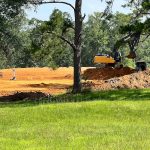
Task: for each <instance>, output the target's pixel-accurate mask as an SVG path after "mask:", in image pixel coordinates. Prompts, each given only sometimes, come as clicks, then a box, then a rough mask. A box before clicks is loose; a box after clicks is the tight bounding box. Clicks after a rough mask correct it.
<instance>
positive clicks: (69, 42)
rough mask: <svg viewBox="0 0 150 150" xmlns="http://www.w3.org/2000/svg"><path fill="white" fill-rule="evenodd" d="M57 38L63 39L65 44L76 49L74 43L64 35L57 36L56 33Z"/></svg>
mask: <svg viewBox="0 0 150 150" xmlns="http://www.w3.org/2000/svg"><path fill="white" fill-rule="evenodd" d="M56 36H57V37H58V38H60V39H61V40H63V41H65V42H66V43H67V44H69V45H70V46H71V47H72V48H73V49H74V50H75V49H76V47H75V45H74V43H72V42H71V41H69V40H68V39H66V38H65V37H64V36H59V35H56Z"/></svg>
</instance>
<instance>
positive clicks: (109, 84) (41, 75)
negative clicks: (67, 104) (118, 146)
mask: <svg viewBox="0 0 150 150" xmlns="http://www.w3.org/2000/svg"><path fill="white" fill-rule="evenodd" d="M82 74H83V75H82V78H83V81H82V82H83V87H84V88H89V89H94V90H112V89H123V88H150V70H146V71H143V72H136V71H135V70H134V69H131V68H128V67H125V68H121V69H119V68H118V69H113V68H103V69H97V68H82ZM12 76H13V71H12V69H4V70H0V97H4V98H5V99H8V96H10V97H11V96H12V95H15V94H16V93H17V96H16V98H18V97H19V96H20V95H21V94H22V95H25V97H27V96H26V95H27V94H26V93H29V94H28V96H29V97H31V98H32V97H36V96H35V95H39V97H40V96H44V95H47V94H50V95H57V94H62V93H65V92H67V91H68V90H70V87H71V86H72V84H73V68H72V67H69V68H65V67H62V68H58V69H56V70H53V69H50V68H17V69H16V80H10V79H11V78H12ZM18 93H21V94H18ZM36 93H38V94H36ZM42 93H43V95H42ZM18 95H19V96H18ZM23 98H24V97H23Z"/></svg>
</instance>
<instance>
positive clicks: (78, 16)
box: [73, 0, 83, 93]
mask: <svg viewBox="0 0 150 150" xmlns="http://www.w3.org/2000/svg"><path fill="white" fill-rule="evenodd" d="M81 7H82V0H76V2H75V12H74V13H75V37H74V45H75V48H74V85H73V93H80V92H81V42H82V22H83V20H82V13H81Z"/></svg>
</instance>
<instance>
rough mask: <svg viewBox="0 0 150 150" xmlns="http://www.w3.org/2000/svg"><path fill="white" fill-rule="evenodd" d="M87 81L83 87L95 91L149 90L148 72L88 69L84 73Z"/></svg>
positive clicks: (128, 69)
mask: <svg viewBox="0 0 150 150" xmlns="http://www.w3.org/2000/svg"><path fill="white" fill-rule="evenodd" d="M83 76H84V78H85V77H86V79H87V80H92V81H87V82H85V83H84V84H83V87H85V88H88V87H90V88H91V89H96V90H111V89H128V88H150V70H146V71H143V72H142V71H141V72H135V70H133V69H131V68H122V69H112V68H111V69H110V68H104V69H96V68H95V69H88V70H86V71H85V72H84V75H83Z"/></svg>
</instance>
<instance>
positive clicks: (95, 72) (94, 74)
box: [83, 67, 135, 80]
mask: <svg viewBox="0 0 150 150" xmlns="http://www.w3.org/2000/svg"><path fill="white" fill-rule="evenodd" d="M134 72H135V70H134V69H131V68H129V67H124V68H91V69H87V70H85V71H84V74H83V78H84V79H87V80H107V79H111V78H114V77H120V76H124V75H128V74H132V73H134Z"/></svg>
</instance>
